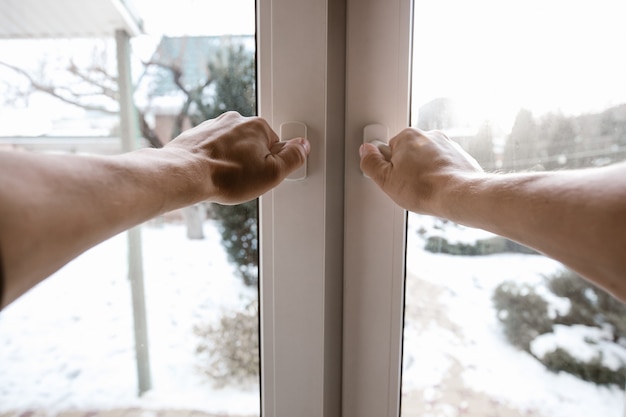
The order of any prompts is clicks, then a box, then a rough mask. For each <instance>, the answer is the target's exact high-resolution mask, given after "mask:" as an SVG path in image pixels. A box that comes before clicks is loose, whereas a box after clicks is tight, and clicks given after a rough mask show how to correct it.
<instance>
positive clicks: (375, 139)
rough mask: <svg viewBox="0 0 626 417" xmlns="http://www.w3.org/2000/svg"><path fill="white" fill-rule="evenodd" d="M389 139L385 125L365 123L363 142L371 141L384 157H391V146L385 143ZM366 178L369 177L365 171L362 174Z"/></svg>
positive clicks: (388, 158)
mask: <svg viewBox="0 0 626 417" xmlns="http://www.w3.org/2000/svg"><path fill="white" fill-rule="evenodd" d="M388 140H389V129H387V126H385V125H383V124H380V123H374V124H370V125H367V126H365V127H364V128H363V143H371V144H373V145H376V147H378V149H379V150H380V153H382V154H383V156H384V157H385V159H387V160H390V159H391V148H390V147H389V144H388V143H387V142H388ZM363 175H364V176H365V177H366V178H369V177H368V176H367V175H365V173H364V174H363Z"/></svg>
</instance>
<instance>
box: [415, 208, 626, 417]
mask: <svg viewBox="0 0 626 417" xmlns="http://www.w3.org/2000/svg"><path fill="white" fill-rule="evenodd" d="M429 221H430V220H429V219H427V218H420V216H414V217H412V218H411V223H410V227H409V231H408V242H407V246H408V248H409V249H408V251H407V271H408V278H407V288H406V294H407V295H406V299H407V304H408V305H407V312H406V319H405V345H404V346H405V350H404V355H405V356H404V359H405V360H404V365H403V368H404V369H403V381H404V384H403V406H404V407H405V408H406V409H407V412H406V413H403V416H405V417H408V416H418V415H419V416H422V415H428V416H457V415H469V416H472V417H479V416H486V415H498V416H501V417H504V416H506V417H508V416H526V415H532V416H541V417H589V416H602V417H623V416H624V415H625V414H624V409H625V407H624V405H625V402H624V400H625V395H624V392H623V391H621V390H620V389H619V388H617V387H616V386H614V385H612V386H610V387H606V386H598V385H595V384H593V383H589V382H585V381H582V380H580V379H578V378H576V377H574V376H572V375H570V374H567V373H563V372H560V373H553V372H550V371H548V370H547V369H546V368H545V367H544V366H543V365H542V364H541V363H540V362H539V361H537V360H536V359H535V358H533V357H532V356H531V355H529V354H528V353H526V352H523V351H521V350H518V349H516V348H515V347H513V346H512V345H511V344H510V343H509V342H508V341H507V340H506V338H505V336H504V332H503V331H502V326H501V324H500V323H499V321H498V319H497V316H496V311H495V309H494V307H493V303H492V301H491V296H492V294H493V290H494V289H495V288H496V287H497V286H498V284H500V283H501V282H502V281H505V280H513V281H515V282H519V283H523V282H526V283H542V282H543V277H544V276H546V275H549V274H551V273H553V272H556V271H557V270H559V269H560V268H562V266H561V264H559V263H558V262H555V261H553V260H551V259H548V258H545V257H543V256H538V255H522V254H498V255H488V256H453V255H445V254H435V253H430V252H426V251H423V250H421V249H420V248H423V247H424V242H423V240H422V239H421V238H420V236H419V234H418V233H417V229H419V228H420V227H422V228H423V227H424V222H429ZM425 227H426V228H428V227H430V225H429V224H427V223H426V225H425ZM456 232H457V233H458V232H459V231H456ZM464 232H465V234H463V233H459V235H458V236H455V237H454V238H453V239H455V240H459V241H463V240H465V241H471V240H474V239H476V238H480V237H485V233H484V232H481V231H476V230H471V229H468V230H465V231H464ZM451 235H452V230H446V236H448V237H450V236H451ZM556 301H557V300H554V302H555V304H556ZM624 319H625V320H626V317H625V318H624ZM562 343H569V348H570V349H571V350H572V351H575V350H577V348H578V345H579V344H580V339H577V341H576V342H575V341H573V340H572V341H570V340H568V339H566V338H564V339H562ZM576 343H577V344H578V345H576ZM578 351H580V349H578ZM619 353H620V355H621V356H620V357H621V358H622V360H626V350H624V349H622V351H621V352H619ZM457 393H461V395H460V396H459V397H458V398H455V397H454V395H453V394H457ZM472 399H474V400H476V401H473V402H472ZM455 400H456V401H455ZM416 403H419V404H416ZM410 410H415V413H412V412H410Z"/></svg>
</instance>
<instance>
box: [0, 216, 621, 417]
mask: <svg viewBox="0 0 626 417" xmlns="http://www.w3.org/2000/svg"><path fill="white" fill-rule="evenodd" d="M416 219H417V218H415V217H412V221H411V227H410V229H409V233H408V238H409V239H408V247H409V252H408V256H407V258H408V261H407V270H408V275H409V278H408V282H407V300H408V303H409V306H408V307H407V311H410V312H412V313H411V314H412V315H408V314H407V319H406V329H405V348H404V357H405V361H404V365H403V368H404V370H403V382H404V385H403V392H405V393H406V392H409V391H412V392H416V391H419V392H422V394H420V398H422V399H423V401H434V400H437V395H438V394H437V390H438V389H440V388H441V387H440V384H441V383H442V381H443V379H444V377H445V376H446V375H447V373H449V372H450V371H451V370H452V369H461V370H462V372H461V377H462V378H461V379H462V382H463V383H464V385H465V386H466V387H468V388H469V389H470V390H472V392H480V393H485V394H486V395H488V396H489V397H490V398H493V401H494V403H495V402H498V403H506V404H507V405H509V406H511V407H514V408H516V409H519V410H522V411H524V412H528V413H531V412H534V413H536V414H535V415H539V416H545V417H583V416H584V417H588V416H591V415H594V416H603V417H623V410H624V394H623V393H622V392H621V391H620V390H619V389H617V388H614V387H610V388H609V387H598V386H596V385H594V384H591V383H587V382H584V381H581V380H579V379H577V378H575V377H573V376H571V375H568V374H564V373H559V374H555V373H551V372H548V371H546V369H545V368H544V367H543V365H541V364H540V363H539V362H538V361H537V360H535V359H534V358H533V357H531V356H530V355H528V354H526V353H524V352H521V351H519V350H517V349H515V348H513V347H512V346H511V345H510V344H509V343H508V342H507V341H506V340H505V338H504V336H503V333H502V330H501V328H500V325H499V323H498V321H497V318H496V315H495V310H494V309H493V307H492V303H491V294H492V292H493V290H494V289H495V287H496V286H497V285H498V284H499V283H500V282H502V281H503V280H506V279H510V280H516V281H517V282H520V283H521V282H528V283H538V282H541V281H542V279H543V276H544V275H546V274H550V273H552V272H554V271H556V270H558V269H559V268H561V265H560V264H558V263H557V262H554V261H552V260H550V259H547V258H545V257H542V256H536V255H519V254H502V255H491V256H487V257H462V256H450V255H440V254H433V253H429V252H424V251H423V250H422V249H421V248H422V247H423V243H424V242H423V240H422V239H421V238H420V237H419V235H418V233H417V229H419V228H420V226H419V224H418V222H417V221H416ZM417 220H419V219H417ZM428 221H429V222H430V225H426V226H424V228H426V229H429V230H430V227H431V226H432V220H428ZM454 233H455V239H457V240H458V241H471V240H472V239H474V238H476V237H477V236H485V234H484V233H480V232H477V231H472V230H470V231H468V232H467V233H465V232H464V231H463V230H462V229H455V230H454ZM205 234H206V236H207V238H206V239H205V240H202V241H190V240H188V239H187V238H186V236H185V228H184V226H182V225H172V224H165V225H162V226H155V225H154V224H152V225H147V226H144V227H143V228H142V235H143V244H144V248H143V252H144V260H145V261H144V269H145V285H146V294H147V295H146V299H147V310H148V327H149V339H150V349H151V350H150V355H151V365H152V376H153V383H154V388H153V389H152V390H151V391H150V392H149V393H147V394H146V395H144V396H143V397H142V398H140V399H138V398H137V397H136V376H135V362H134V348H133V333H132V311H131V307H130V290H129V285H128V281H127V279H126V237H125V236H126V235H125V234H121V235H118V236H116V237H114V238H112V239H110V240H109V241H107V242H104V243H103V244H101V245H99V246H97V247H95V248H93V249H92V250H90V251H88V252H87V253H85V254H84V255H83V256H81V257H79V258H78V259H76V260H75V261H73V262H72V263H70V264H69V265H67V266H66V267H65V268H63V269H62V270H61V271H59V272H58V273H56V274H55V275H54V276H53V277H51V278H50V279H48V280H46V281H45V282H43V283H42V284H41V285H39V286H38V287H37V288H35V289H33V290H32V291H30V292H29V293H28V294H27V295H25V296H24V297H22V298H21V299H19V300H18V301H16V302H15V303H13V304H12V305H11V306H9V307H8V308H7V309H6V310H5V311H3V312H2V313H0V335H1V338H0V369H2V372H0V412H2V411H5V410H11V409H32V408H45V409H47V410H51V411H53V410H63V409H74V408H81V409H97V408H112V407H130V406H138V407H146V408H157V409H158V408H185V409H198V410H204V411H209V412H214V413H232V414H258V412H259V394H258V386H247V387H238V386H235V387H229V388H226V389H216V388H214V387H213V386H212V385H211V383H210V381H207V380H206V379H205V378H204V377H203V376H202V375H201V374H200V373H199V372H198V369H197V366H198V364H199V363H198V357H197V356H196V355H195V353H194V349H195V347H196V345H197V339H196V336H195V335H194V334H193V331H192V329H193V326H194V325H195V324H197V323H206V322H207V321H211V320H216V319H217V318H218V317H219V315H220V314H221V312H223V311H229V310H231V309H236V308H239V309H242V308H243V307H244V306H245V305H246V304H247V301H248V300H249V299H250V298H251V297H255V296H256V291H254V290H251V289H250V288H247V287H245V286H243V284H242V282H241V279H239V278H237V277H236V276H235V275H234V273H233V271H234V268H233V266H232V265H230V264H229V263H228V261H227V256H226V254H225V252H224V250H223V249H222V247H221V245H220V238H219V234H218V232H217V230H216V228H215V226H214V224H213V223H212V222H210V221H209V222H206V224H205ZM468 234H471V237H468ZM413 290H415V291H413ZM426 290H428V291H430V292H428V291H426ZM411 291H413V292H411ZM420 294H421V295H420ZM420 296H421V297H423V298H422V299H419V297H420ZM560 308H561V309H566V308H567V306H561V307H560ZM409 309H410V310H409ZM544 343H547V342H544ZM550 343H556V342H555V341H551V342H550ZM559 343H563V341H562V340H561V341H560V342H559ZM459 365H460V366H459ZM446 415H447V414H446ZM476 415H479V414H476ZM481 415H487V414H486V413H484V414H481Z"/></svg>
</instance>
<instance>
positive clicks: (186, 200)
mask: <svg viewBox="0 0 626 417" xmlns="http://www.w3.org/2000/svg"><path fill="white" fill-rule="evenodd" d="M129 155H130V154H129ZM130 160H131V161H132V164H131V166H132V168H131V169H132V170H133V171H134V174H133V175H136V178H137V179H138V180H139V181H141V182H142V183H144V184H145V185H144V186H146V187H149V188H148V189H149V190H150V192H151V193H153V195H154V198H155V201H157V202H158V212H159V213H158V214H160V213H164V212H168V211H171V210H175V209H179V208H182V207H186V206H189V205H192V204H195V203H198V202H200V201H204V200H207V199H210V198H211V192H210V190H211V188H212V187H211V185H210V184H208V182H209V181H208V180H207V178H210V177H209V176H208V175H207V174H206V171H207V169H208V168H207V166H206V165H207V164H206V163H204V164H202V163H201V162H200V161H199V160H198V158H195V157H194V155H193V154H192V153H190V152H188V151H186V150H184V149H178V148H169V147H164V148H160V149H155V148H144V149H140V150H137V151H134V152H133V153H132V157H131V159H130Z"/></svg>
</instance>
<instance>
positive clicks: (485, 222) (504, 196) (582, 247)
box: [361, 129, 626, 301]
mask: <svg viewBox="0 0 626 417" xmlns="http://www.w3.org/2000/svg"><path fill="white" fill-rule="evenodd" d="M390 147H391V158H390V159H389V160H388V159H386V158H385V157H384V156H383V155H382V153H381V152H380V151H379V150H378V148H376V147H375V146H373V145H364V146H363V147H362V148H361V168H362V169H363V171H364V172H365V173H367V174H368V176H370V177H371V178H373V179H374V181H375V182H376V183H377V184H378V185H379V186H380V187H381V188H382V189H383V190H384V191H385V192H386V193H387V194H388V195H389V196H390V197H391V198H392V199H393V200H394V201H395V202H396V203H398V204H399V205H400V206H402V207H404V208H406V209H408V210H411V211H414V212H416V213H423V214H430V215H435V216H438V217H443V218H447V219H450V220H452V221H455V222H457V223H460V224H464V225H467V226H471V227H478V228H482V229H485V230H488V231H491V232H494V233H497V234H499V235H502V236H505V237H507V238H510V239H513V240H515V241H517V242H519V243H522V244H524V245H527V246H530V247H532V248H535V249H536V250H538V251H540V252H542V253H544V254H546V255H547V256H550V257H552V258H554V259H556V260H559V261H560V262H562V263H563V264H565V265H567V266H568V267H570V268H571V269H573V270H575V271H577V272H578V273H579V274H581V275H582V276H584V277H586V278H587V279H589V280H591V281H593V282H595V283H596V284H598V285H599V286H601V287H603V288H605V289H606V290H608V291H609V292H611V293H612V294H613V295H615V296H616V297H617V298H619V299H621V300H622V301H626V163H621V164H616V165H612V166H608V167H604V168H593V169H583V170H572V171H559V172H542V173H523V174H486V173H484V172H483V171H482V169H480V167H479V166H478V164H477V163H476V162H475V161H474V160H473V159H472V158H471V157H470V156H469V155H467V154H466V153H465V152H464V151H463V150H462V149H460V148H459V147H458V145H456V144H455V143H454V142H452V141H451V140H450V139H448V138H447V137H446V136H445V135H444V134H443V133H441V132H427V133H425V132H421V131H419V130H417V129H406V130H404V131H403V132H401V133H400V134H399V135H397V136H396V137H395V138H393V139H392V140H391V141H390Z"/></svg>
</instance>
